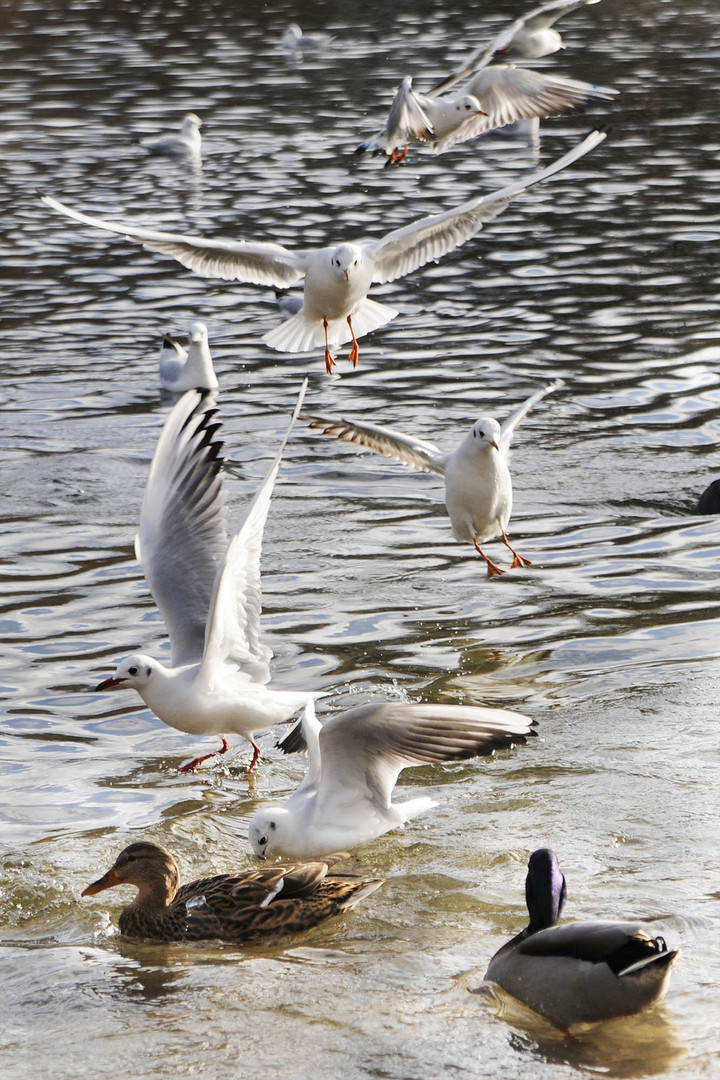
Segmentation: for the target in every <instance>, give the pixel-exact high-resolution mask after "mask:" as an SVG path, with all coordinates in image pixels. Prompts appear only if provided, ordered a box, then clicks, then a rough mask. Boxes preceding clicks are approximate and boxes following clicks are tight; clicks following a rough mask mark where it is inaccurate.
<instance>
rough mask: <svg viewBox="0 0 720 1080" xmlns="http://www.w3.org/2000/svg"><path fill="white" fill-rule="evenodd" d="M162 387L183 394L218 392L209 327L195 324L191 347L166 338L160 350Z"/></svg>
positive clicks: (168, 335)
mask: <svg viewBox="0 0 720 1080" xmlns="http://www.w3.org/2000/svg"><path fill="white" fill-rule="evenodd" d="M159 367H160V385H161V386H162V388H163V390H171V391H172V392H173V393H175V394H182V393H184V392H185V391H186V390H215V389H217V385H218V381H217V377H216V375H215V370H214V368H213V362H212V355H211V353H210V346H209V344H208V332H207V326H206V325H205V323H203V322H193V323H191V324H190V329H189V331H188V347H187V349H184V348H183V347H182V345H181V344H180V343H179V342H177V341H176V340H175V338H173V337H171V336H170V334H165V335H164V337H163V343H162V346H161V348H160V364H159Z"/></svg>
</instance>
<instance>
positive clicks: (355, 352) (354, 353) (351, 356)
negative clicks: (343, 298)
mask: <svg viewBox="0 0 720 1080" xmlns="http://www.w3.org/2000/svg"><path fill="white" fill-rule="evenodd" d="M347 324H348V326H349V327H350V333H351V334H352V349H351V350H350V352H349V353H348V360H349V361H350V362H351V364H352V366H353V367H357V362H358V356H359V355H360V350H359V349H358V343H357V338H356V337H355V331H354V330H353V325H352V316H351V315H348V317H347Z"/></svg>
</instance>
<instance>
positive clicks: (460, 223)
mask: <svg viewBox="0 0 720 1080" xmlns="http://www.w3.org/2000/svg"><path fill="white" fill-rule="evenodd" d="M604 138H605V132H602V131H592V132H590V134H589V135H587V136H586V137H585V138H584V139H583V141H582V142H581V143H579V144H578V145H577V146H575V147H573V149H572V150H570V151H569V152H568V153H567V154H565V155H563V157H561V158H559V159H558V160H557V161H555V162H553V163H552V164H551V165H548V166H547V168H545V169H542V170H541V171H540V172H537V173H533V175H531V176H529V177H526V178H525V179H524V180H517V181H515V183H514V184H509V185H508V186H507V187H504V188H501V189H500V190H499V191H495V192H492V193H491V194H489V195H480V196H477V197H476V198H474V199H470V200H469V201H468V202H465V203H463V204H462V205H461V206H457V207H455V208H454V209H452V210H446V211H445V213H443V214H433V215H431V216H430V217H426V218H421V219H420V221H415V222H413V223H412V224H410V225H405V226H404V227H403V228H401V229H395V230H394V231H393V232H390V233H388V234H387V236H384V237H383V238H382V239H381V240H376V241H370V242H368V243H366V244H365V245H364V246H365V249H366V251H367V252H368V254H369V255H370V257H371V258H372V259H373V260H374V263H375V269H374V274H373V281H377V282H384V281H394V280H395V279H396V278H399V277H403V276H404V275H405V274H409V273H411V272H412V271H413V270H416V269H417V268H418V267H419V266H424V265H425V264H426V263H428V262H431V261H432V260H433V259H439V258H441V256H443V255H447V253H448V252H449V251H453V250H454V249H455V248H458V247H460V246H461V245H462V244H465V243H466V242H467V241H468V240H470V239H471V238H472V237H473V236H475V234H476V233H478V232H479V231H480V229H481V228H482V227H483V225H484V223H485V222H486V221H491V220H492V219H493V218H495V217H497V216H498V214H500V213H502V211H503V210H504V209H505V208H506V206H508V204H509V203H511V202H512V200H513V199H516V198H517V197H518V195H521V194H522V193H523V192H524V191H527V190H528V189H529V188H531V187H534V186H535V184H539V183H541V182H542V181H543V180H548V179H549V178H550V177H551V176H554V175H555V174H556V173H558V172H560V171H561V170H562V169H565V168H567V166H568V165H572V164H573V162H575V161H577V160H578V159H579V158H581V157H583V156H584V155H585V154H587V153H588V152H589V151H590V150H592V149H593V148H594V147H596V146H597V145H598V143H601V142H602V141H603V139H604Z"/></svg>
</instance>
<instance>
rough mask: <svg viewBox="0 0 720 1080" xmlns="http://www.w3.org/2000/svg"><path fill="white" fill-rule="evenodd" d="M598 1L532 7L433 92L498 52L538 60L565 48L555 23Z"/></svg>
mask: <svg viewBox="0 0 720 1080" xmlns="http://www.w3.org/2000/svg"><path fill="white" fill-rule="evenodd" d="M599 2H600V0H551V2H550V3H548V4H541V5H540V7H536V8H533V9H532V11H529V12H528V13H527V15H523V16H521V17H520V18H519V19H515V21H514V22H511V23H510V25H509V26H506V27H505V29H504V30H501V31H500V33H499V34H497V35H496V36H495V37H494V38H493V39H492V41H491V42H490V44H489V45H486V46H484V47H483V48H482V49H479V50H478V51H477V52H475V53H473V55H472V56H471V57H470V59H469V60H467V61H466V62H465V63H464V64H463V66H462V67H460V68H458V69H457V70H456V71H454V72H453V73H452V74H451V75H449V76H448V77H447V78H446V79H443V80H442V82H439V83H437V85H436V86H433V88H432V93H433V94H441V93H443V92H444V91H445V90H449V89H450V87H451V86H455V84H456V83H459V82H462V80H463V79H466V78H467V77H468V76H469V75H472V74H474V72H476V71H480V70H481V68H485V67H487V66H488V64H490V63H491V62H492V60H493V58H494V57H495V56H497V55H501V56H507V57H518V58H522V59H523V60H537V59H538V58H539V57H541V56H549V55H550V53H554V52H557V51H558V49H564V48H565V45H564V44H563V40H562V37H561V36H560V34H559V33H558V31H557V30H555V29H554V24H555V23H556V22H557V20H558V19H560V18H561V17H562V16H563V15H567V14H568V13H569V12H571V11H576V10H577V8H581V7H588V6H589V5H590V4H597V3H599Z"/></svg>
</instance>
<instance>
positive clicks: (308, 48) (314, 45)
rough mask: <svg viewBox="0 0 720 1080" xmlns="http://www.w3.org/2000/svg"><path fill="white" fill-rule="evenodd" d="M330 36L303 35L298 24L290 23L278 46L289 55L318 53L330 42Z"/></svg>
mask: <svg viewBox="0 0 720 1080" xmlns="http://www.w3.org/2000/svg"><path fill="white" fill-rule="evenodd" d="M332 40H333V39H332V35H331V34H322V33H321V34H304V33H303V31H302V27H301V26H300V25H299V24H298V23H290V25H289V26H288V28H287V29H286V30H285V33H284V34H283V36H282V38H281V39H280V44H281V45H282V47H283V49H287V50H288V51H289V52H291V53H300V54H302V53H304V52H318V51H319V50H320V49H324V48H325V46H326V45H329V44H330V42H331V41H332Z"/></svg>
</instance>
